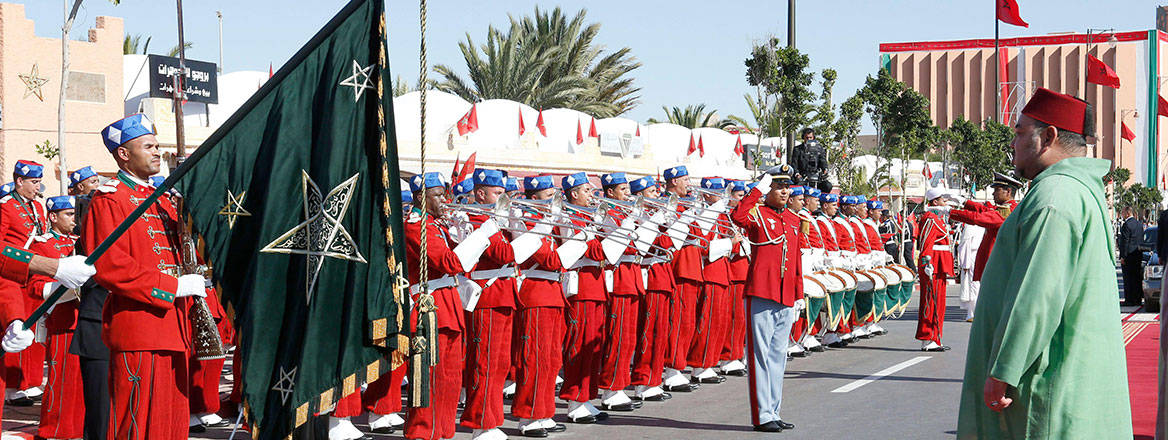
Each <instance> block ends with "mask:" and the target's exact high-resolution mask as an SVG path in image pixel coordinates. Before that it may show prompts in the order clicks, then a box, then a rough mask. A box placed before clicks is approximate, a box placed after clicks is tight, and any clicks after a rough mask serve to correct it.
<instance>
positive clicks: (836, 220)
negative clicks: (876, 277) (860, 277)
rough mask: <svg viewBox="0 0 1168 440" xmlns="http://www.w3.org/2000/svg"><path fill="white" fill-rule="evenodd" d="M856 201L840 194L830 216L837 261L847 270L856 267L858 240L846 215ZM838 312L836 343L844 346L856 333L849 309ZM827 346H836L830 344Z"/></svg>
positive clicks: (851, 340)
mask: <svg viewBox="0 0 1168 440" xmlns="http://www.w3.org/2000/svg"><path fill="white" fill-rule="evenodd" d="M856 203H857V200H856V199H855V196H845V195H841V196H840V197H839V203H838V207H839V209H838V210H836V215H835V216H834V217H832V223H833V225H832V226H834V227H835V239H836V244H838V245H839V249H840V258H839V262H840V265H841V267H842V268H844V269H848V270H853V269H856V268H857V265H856V263H855V262H856V256H857V255H858V250H859V244H858V241H859V240H857V239H856V237H855V236H854V234H855V232H853V231H852V226H851V223H849V221H848V215H849V213H850V212H851V211H852V208H853V207H854V206H855V204H856ZM840 314H841V316H842V318H841V319H840V322H839V325H838V326H837V327H836V333H838V334H839V335H840V340H841V343H840V344H837V345H839V346H840V347H844V346H847V345H848V344H850V343H852V342H854V341H855V340H856V335H854V334H853V333H852V319H851V310H841V311H840ZM828 346H829V347H833V348H838V347H835V346H832V345H828Z"/></svg>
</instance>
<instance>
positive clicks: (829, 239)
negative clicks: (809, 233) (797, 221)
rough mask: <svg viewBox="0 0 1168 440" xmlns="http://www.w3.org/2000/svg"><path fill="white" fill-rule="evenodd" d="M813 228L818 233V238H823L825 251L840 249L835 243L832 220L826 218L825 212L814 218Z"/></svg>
mask: <svg viewBox="0 0 1168 440" xmlns="http://www.w3.org/2000/svg"><path fill="white" fill-rule="evenodd" d="M815 228H816V231H817V232H818V233H819V238H820V239H822V240H823V250H825V251H827V252H838V251H839V250H840V247H839V244H837V243H836V237H835V236H836V232H835V227H833V226H832V221H831V219H829V218H827V215H826V214H820V215H819V216H818V217H816V218H815Z"/></svg>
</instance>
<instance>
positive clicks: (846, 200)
mask: <svg viewBox="0 0 1168 440" xmlns="http://www.w3.org/2000/svg"><path fill="white" fill-rule="evenodd" d="M839 202H840V204H841V205H855V204H856V197H855V196H845V195H841V196H840V200H839Z"/></svg>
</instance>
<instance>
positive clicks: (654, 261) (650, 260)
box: [641, 257, 669, 266]
mask: <svg viewBox="0 0 1168 440" xmlns="http://www.w3.org/2000/svg"><path fill="white" fill-rule="evenodd" d="M667 261H669V260H666V259H665V257H649V258H645V259H643V260H641V265H642V266H652V265H654V264H661V263H665V262H667Z"/></svg>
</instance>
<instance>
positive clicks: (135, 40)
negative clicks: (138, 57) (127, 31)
mask: <svg viewBox="0 0 1168 440" xmlns="http://www.w3.org/2000/svg"><path fill="white" fill-rule="evenodd" d="M150 38H151V37H146V41H145V42H143V41H142V34H135V35H132V36H131V35H126V38H125V39H124V40H122V55H133V54H145V53H146V50H147V49H149V48H150ZM139 49H141V51H139Z"/></svg>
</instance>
